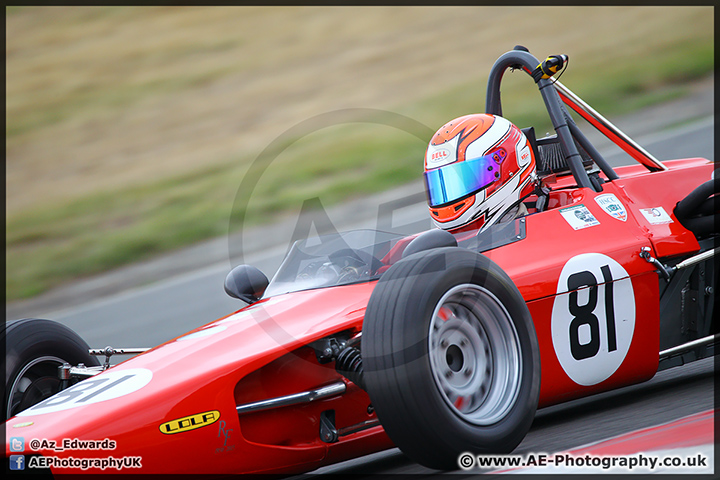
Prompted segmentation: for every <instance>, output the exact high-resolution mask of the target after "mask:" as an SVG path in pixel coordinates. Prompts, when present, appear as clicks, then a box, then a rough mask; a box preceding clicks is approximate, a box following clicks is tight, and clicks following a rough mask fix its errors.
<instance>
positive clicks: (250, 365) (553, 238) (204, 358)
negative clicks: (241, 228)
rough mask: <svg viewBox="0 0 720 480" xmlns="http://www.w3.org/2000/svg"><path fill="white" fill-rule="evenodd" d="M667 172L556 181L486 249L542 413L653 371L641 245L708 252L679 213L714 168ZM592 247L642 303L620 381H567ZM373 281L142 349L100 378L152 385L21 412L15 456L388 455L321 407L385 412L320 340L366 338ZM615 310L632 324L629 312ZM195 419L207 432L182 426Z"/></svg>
mask: <svg viewBox="0 0 720 480" xmlns="http://www.w3.org/2000/svg"><path fill="white" fill-rule="evenodd" d="M665 165H666V166H667V167H668V170H667V171H659V172H652V173H651V172H648V171H647V169H645V168H644V167H642V166H640V165H638V166H629V167H619V168H617V169H616V171H617V173H618V175H619V176H620V178H619V179H618V180H615V181H613V182H608V183H605V184H604V185H603V192H600V193H596V192H594V191H592V190H590V189H588V188H577V187H573V186H572V185H573V184H572V183H571V182H573V178H572V177H565V178H562V179H561V180H560V181H557V182H556V183H555V184H552V185H551V186H552V188H553V191H552V193H551V197H550V204H549V208H548V209H547V210H546V211H544V212H541V213H536V214H531V215H529V216H527V217H525V221H526V238H524V239H522V240H519V241H516V242H514V243H510V244H507V245H505V246H502V247H499V248H496V249H494V250H491V251H487V252H484V254H485V255H487V256H488V257H490V258H491V259H492V260H493V261H495V262H496V263H497V264H498V265H499V266H500V267H502V268H503V269H504V270H505V271H506V272H507V273H508V275H509V276H510V277H511V278H512V279H513V281H514V282H515V284H516V285H517V287H518V288H519V290H520V292H521V293H522V295H523V297H524V299H525V301H526V302H527V305H528V308H529V310H530V313H531V314H532V317H533V320H534V323H535V330H536V333H537V337H538V340H539V346H540V354H541V371H542V376H541V379H542V380H541V392H540V406H547V405H551V404H555V403H559V402H563V401H567V400H570V399H574V398H578V397H582V396H586V395H590V394H594V393H598V392H601V391H605V390H610V389H614V388H618V387H620V386H624V385H628V384H632V383H637V382H641V381H644V380H647V379H649V378H651V377H652V376H653V375H654V374H655V372H656V370H657V366H658V349H659V293H658V275H657V273H656V272H655V268H654V267H653V266H652V265H651V264H649V263H648V262H646V261H645V260H643V259H642V258H640V256H639V252H640V249H641V248H642V247H651V248H652V254H653V256H655V257H672V256H679V255H687V254H690V253H693V252H696V251H698V250H699V245H698V243H697V241H696V240H695V237H694V235H693V234H692V233H691V232H689V231H688V230H686V229H685V228H684V227H683V226H682V225H680V223H679V222H678V221H677V219H675V218H674V216H673V215H672V211H673V208H674V206H675V204H676V203H677V201H678V200H680V199H682V198H683V197H684V196H685V195H687V194H688V193H689V192H690V191H692V190H693V188H695V187H696V186H697V185H698V184H699V183H701V182H702V181H704V180H706V179H709V178H710V174H711V171H712V164H711V163H710V162H708V161H707V160H704V159H686V160H676V161H668V162H665ZM606 194H614V195H615V196H616V197H617V199H619V200H620V202H621V203H622V204H623V206H624V208H625V211H626V212H627V217H626V220H625V221H621V220H619V219H617V218H613V217H612V216H611V215H609V214H608V213H606V211H603V209H602V208H601V207H600V206H599V205H598V203H597V202H596V201H595V197H597V196H599V195H606ZM579 204H583V205H585V207H587V209H588V210H589V211H590V212H591V214H592V215H593V216H594V217H595V219H597V220H598V221H599V224H598V225H594V226H591V227H588V228H582V229H579V230H573V228H572V227H571V226H570V224H569V222H568V221H567V220H566V219H565V218H563V216H562V215H561V213H560V210H561V209H563V208H566V207H568V206H572V205H579ZM657 207H663V209H664V210H665V211H666V212H667V213H668V214H669V215H670V216H671V217H672V220H673V221H672V223H664V224H651V223H649V221H648V220H647V219H646V217H645V216H644V215H642V214H641V212H640V209H643V208H657ZM586 253H598V254H603V255H606V256H608V257H610V258H611V259H613V260H614V261H616V262H617V263H619V264H620V265H621V266H622V267H623V268H624V270H625V271H626V272H627V274H628V276H629V278H630V281H631V282H632V290H633V292H634V293H633V295H634V306H635V312H634V313H635V328H634V332H633V335H632V339H631V342H630V347H629V350H628V351H627V354H626V355H625V357H624V360H622V364H621V365H620V366H619V367H618V368H617V369H616V370H615V371H614V373H612V374H611V375H610V376H609V378H607V379H605V380H603V381H601V382H599V383H596V384H592V385H580V384H578V383H577V382H575V381H573V380H572V379H571V378H570V377H569V376H568V374H567V373H566V371H565V370H564V369H563V367H562V365H561V362H560V361H559V360H558V356H557V355H556V350H555V346H554V344H553V339H552V333H551V328H552V327H551V323H552V322H551V319H552V315H553V305H554V303H555V302H556V301H558V297H559V296H562V295H565V296H567V295H569V294H568V293H566V291H567V289H565V291H562V290H563V285H560V287H561V288H560V290H561V292H560V294H558V290H559V288H558V286H559V285H558V283H559V278H560V275H561V271H562V269H563V266H564V265H565V264H566V263H567V262H568V260H569V259H571V258H573V257H576V256H578V255H581V254H586ZM613 280H614V281H617V280H618V279H617V278H615V279H613ZM561 283H562V282H561ZM617 285H618V286H619V285H620V284H619V283H618V284H617ZM374 286H375V282H370V283H363V284H356V285H348V286H339V287H330V288H324V289H317V290H308V291H301V292H295V293H288V294H285V295H280V296H277V297H272V298H269V299H263V300H261V301H259V302H257V303H255V304H253V305H251V306H248V307H246V308H244V309H242V310H240V311H238V312H236V313H234V314H232V315H229V316H227V317H225V318H223V319H220V320H217V321H215V322H212V323H210V324H208V325H205V326H203V327H200V328H199V329H197V330H194V331H193V332H195V333H198V332H201V333H200V334H198V335H195V336H193V337H190V338H187V339H182V337H181V339H175V340H172V341H170V342H167V343H165V344H163V345H161V346H158V347H156V348H154V349H152V350H150V351H148V352H146V353H144V354H142V355H138V356H137V357H134V358H132V359H130V360H128V361H126V362H124V363H122V364H120V365H118V366H115V367H113V368H112V369H110V370H109V371H108V372H105V373H103V374H101V375H99V376H97V377H93V378H95V379H97V378H102V376H103V375H107V374H108V373H110V372H122V371H123V370H130V369H147V370H149V371H151V372H152V378H151V379H150V380H149V382H148V383H147V384H146V385H144V386H142V387H141V388H139V389H137V390H135V391H132V392H129V393H127V394H124V395H122V396H119V397H117V398H114V399H108V400H105V401H99V402H96V403H92V404H90V405H86V406H83V405H81V404H80V403H79V401H78V402H76V403H74V404H73V405H74V406H73V407H72V408H69V409H64V410H61V411H57V412H51V413H41V414H37V415H23V416H17V417H14V418H11V419H10V420H8V422H7V438H8V446H7V447H6V455H14V454H18V453H24V454H41V455H43V456H54V457H63V458H66V457H73V458H76V459H79V458H102V457H108V456H110V455H111V456H113V457H114V458H121V457H124V456H140V457H142V459H141V465H142V469H140V470H137V469H130V470H122V471H123V472H131V473H136V472H142V473H199V472H202V473H241V472H277V473H298V472H303V471H309V470H312V469H315V468H317V467H319V466H322V465H325V464H330V463H334V462H338V461H341V460H344V459H348V458H352V457H357V456H361V455H365V454H368V453H371V452H375V451H379V450H383V449H386V448H390V447H392V446H393V445H392V443H391V442H390V440H389V438H388V437H387V436H386V435H385V433H384V431H383V429H382V427H381V426H375V427H372V428H369V429H365V430H362V431H359V432H357V433H353V434H350V435H347V436H343V437H341V438H340V440H339V441H338V442H336V443H330V444H328V443H324V442H323V441H321V439H320V438H319V421H320V412H321V411H325V410H331V409H332V410H334V411H335V422H336V425H337V428H338V429H342V428H345V427H350V426H353V425H358V424H361V423H362V422H365V421H367V420H371V419H374V418H375V416H374V413H373V412H372V409H369V408H368V407H369V405H370V399H369V398H368V395H367V394H366V393H365V392H364V391H363V390H361V389H359V388H358V387H357V386H355V385H354V384H352V383H351V382H349V381H348V380H345V379H343V378H342V377H341V376H340V375H339V374H338V373H337V372H336V371H335V369H334V368H333V367H334V363H332V362H331V363H328V364H324V365H321V364H319V363H318V361H317V359H316V356H315V353H314V351H313V350H312V349H311V348H310V347H309V346H308V344H309V343H310V342H313V341H315V340H318V339H321V338H323V337H327V336H328V335H331V334H335V333H338V332H341V331H347V332H359V331H361V329H362V322H363V315H364V312H365V307H366V305H367V302H368V299H369V297H370V294H371V293H372V290H373V288H374ZM618 288H619V287H618ZM578 295H579V294H578ZM562 301H565V300H562ZM616 315H617V316H618V318H619V319H620V320H619V321H623V320H622V317H623V315H624V312H616ZM191 333H192V332H191ZM337 381H344V382H345V383H346V384H347V391H346V393H345V394H343V395H341V396H336V397H333V398H328V399H325V400H319V401H316V402H311V403H308V404H305V405H302V406H289V407H281V408H277V409H273V410H268V411H264V412H256V413H249V414H244V415H238V414H237V412H236V405H241V404H247V403H250V402H254V401H258V400H264V399H268V398H274V397H278V396H282V395H289V394H293V393H297V392H302V391H307V390H309V389H314V388H317V387H320V386H323V385H327V384H330V383H333V382H337ZM59 395H62V392H61V393H60V394H59ZM73 402H75V400H73ZM207 412H217V413H207ZM196 414H206V415H205V417H202V416H201V417H202V419H201V420H198V419H199V418H201V417H195V419H194V420H193V419H190V420H185V421H184V423H183V422H173V421H174V420H178V419H183V418H185V417H190V416H192V415H196ZM168 422H170V423H168ZM30 423H31V424H30ZM163 424H167V425H166V426H164V427H163V428H164V429H165V430H166V431H169V432H177V433H169V432H168V433H164V432H163V431H161V425H163ZM191 424H192V425H195V426H196V428H192V429H187V430H184V429H183V428H181V427H183V425H184V427H187V426H188V425H191ZM11 437H22V438H23V439H24V440H25V448H24V451H21V452H18V451H11V449H10V441H9V440H10V439H11ZM106 438H108V439H111V440H114V441H115V442H116V447H115V449H113V450H112V451H107V450H105V451H102V450H100V451H98V450H94V451H93V450H65V451H53V450H52V449H48V448H41V449H39V450H37V451H35V450H33V449H32V448H31V439H39V440H43V439H45V440H54V441H56V442H58V444H59V443H60V442H61V441H62V439H84V440H103V439H106ZM53 471H54V472H60V473H63V472H64V473H76V472H78V471H80V470H78V469H76V468H73V469H54V470H53ZM83 471H84V472H88V473H98V472H105V473H107V472H116V471H117V470H113V469H106V470H104V471H103V470H100V469H97V468H95V469H94V468H90V469H87V470H83Z"/></svg>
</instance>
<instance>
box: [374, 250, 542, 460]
mask: <svg viewBox="0 0 720 480" xmlns="http://www.w3.org/2000/svg"><path fill="white" fill-rule="evenodd" d="M362 356H363V364H364V366H365V382H366V384H367V391H368V394H369V395H370V400H371V401H372V404H373V406H374V407H375V411H376V412H377V415H378V418H379V419H380V422H381V423H382V425H383V427H384V428H385V431H386V432H387V434H388V436H389V437H390V438H391V439H392V440H393V442H395V444H396V445H397V446H398V447H400V449H401V450H402V451H403V452H405V453H406V454H407V455H408V456H409V457H411V458H412V459H413V460H415V461H417V462H418V463H420V464H422V465H425V466H427V467H430V468H436V469H443V470H447V469H456V468H458V463H457V462H458V457H459V455H460V454H461V453H463V452H472V453H507V452H510V451H512V450H513V449H514V448H515V447H516V446H517V445H518V444H519V443H520V441H521V440H522V439H523V437H524V436H525V434H526V433H527V431H528V430H529V428H530V425H531V424H532V421H533V418H534V415H535V411H536V409H537V404H538V398H539V392H540V355H539V350H538V344H537V338H536V336H535V329H534V326H533V323H532V318H531V317H530V312H529V311H528V309H527V306H526V305H525V302H524V300H523V298H522V296H521V295H520V292H519V291H518V289H517V287H515V285H514V284H513V282H512V280H511V279H510V278H509V277H508V276H507V274H505V272H503V271H502V270H501V269H500V267H498V266H497V265H496V264H495V263H493V262H492V261H491V260H490V259H488V258H487V257H485V256H483V255H480V254H478V253H475V252H471V251H469V250H465V249H461V248H457V247H448V248H438V249H433V250H428V251H423V252H419V253H416V254H413V255H410V256H409V257H407V258H406V259H403V260H401V261H399V262H398V263H396V264H395V265H393V266H392V267H391V268H390V269H389V270H388V271H387V272H386V273H385V274H384V275H383V276H382V277H381V279H380V280H379V281H378V284H377V286H376V287H375V290H374V291H373V294H372V296H371V298H370V301H369V303H368V307H367V311H366V315H365V320H364V324H363V342H362Z"/></svg>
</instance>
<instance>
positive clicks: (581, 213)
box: [560, 204, 600, 230]
mask: <svg viewBox="0 0 720 480" xmlns="http://www.w3.org/2000/svg"><path fill="white" fill-rule="evenodd" d="M560 215H562V216H563V218H564V219H565V221H566V222H568V224H569V225H570V226H571V227H572V228H573V230H580V229H582V228H587V227H592V226H595V225H600V222H598V219H597V218H595V217H594V216H593V214H592V213H590V210H588V209H587V207H586V206H585V205H583V204H580V205H574V206H572V207H567V208H561V209H560Z"/></svg>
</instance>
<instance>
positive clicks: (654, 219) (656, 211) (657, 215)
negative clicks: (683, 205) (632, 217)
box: [640, 207, 673, 225]
mask: <svg viewBox="0 0 720 480" xmlns="http://www.w3.org/2000/svg"><path fill="white" fill-rule="evenodd" d="M640 213H642V214H643V216H644V217H645V219H646V220H647V221H648V222H650V225H663V224H666V223H673V219H672V218H670V215H668V214H667V212H666V211H665V209H664V208H663V207H652V208H641V209H640Z"/></svg>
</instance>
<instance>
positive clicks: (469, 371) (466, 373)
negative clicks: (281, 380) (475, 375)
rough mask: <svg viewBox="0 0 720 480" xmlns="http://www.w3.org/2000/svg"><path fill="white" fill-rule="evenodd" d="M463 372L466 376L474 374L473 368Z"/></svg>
mask: <svg viewBox="0 0 720 480" xmlns="http://www.w3.org/2000/svg"><path fill="white" fill-rule="evenodd" d="M463 373H465V376H466V377H469V376H470V375H472V368H466V369H465V372H463Z"/></svg>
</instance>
